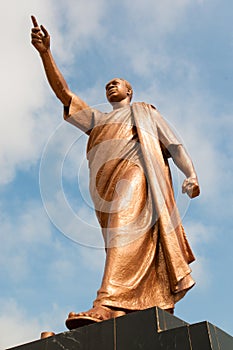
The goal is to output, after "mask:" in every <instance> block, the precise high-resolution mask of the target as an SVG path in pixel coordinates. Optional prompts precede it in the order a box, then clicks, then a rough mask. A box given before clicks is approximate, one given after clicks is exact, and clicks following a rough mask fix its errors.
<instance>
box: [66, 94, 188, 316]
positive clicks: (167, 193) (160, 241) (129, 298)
mask: <svg viewBox="0 0 233 350" xmlns="http://www.w3.org/2000/svg"><path fill="white" fill-rule="evenodd" d="M65 119H66V120H67V121H68V122H70V123H71V124H73V125H75V126H76V127H78V128H80V129H81V130H83V131H84V132H85V133H86V134H87V135H89V140H88V145H87V159H88V162H89V169H90V193H91V196H92V200H93V202H94V206H95V210H96V215H97V218H98V221H99V223H100V226H101V228H102V233H103V238H104V241H105V247H106V248H105V249H106V263H105V270H104V275H103V280H102V284H101V287H100V289H99V291H98V293H97V298H96V300H95V301H94V305H99V304H100V305H106V306H112V307H117V308H121V309H128V310H142V309H146V308H149V307H152V306H159V307H160V308H163V309H169V308H173V307H174V304H175V303H176V302H177V301H178V300H180V299H181V298H182V297H183V296H184V295H185V293H186V292H187V291H188V290H189V289H190V288H191V287H192V286H193V285H194V281H193V280H192V278H191V275H190V273H191V270H190V267H189V264H190V263H191V262H192V261H193V260H194V256H193V253H192V251H191V248H190V246H189V244H188V242H187V239H186V236H185V233H184V230H183V226H182V224H181V220H180V217H179V213H178V210H177V207H176V203H175V199H174V193H173V189H172V182H171V175H170V169H169V164H168V158H169V157H170V156H171V150H175V148H176V147H177V146H178V145H180V141H179V140H178V139H177V137H176V136H175V134H174V133H173V132H172V130H171V129H170V127H169V126H168V124H167V123H166V122H165V120H164V119H163V118H162V117H161V115H160V114H159V113H158V112H157V110H156V109H155V108H154V107H153V106H151V105H148V104H145V103H133V104H132V106H126V107H122V108H119V109H117V110H113V111H112V112H110V113H101V112H99V111H97V110H95V109H87V110H82V111H79V110H78V100H76V96H73V98H72V101H71V104H70V106H69V108H66V109H65Z"/></svg>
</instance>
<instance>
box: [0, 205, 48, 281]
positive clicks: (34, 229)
mask: <svg viewBox="0 0 233 350" xmlns="http://www.w3.org/2000/svg"><path fill="white" fill-rule="evenodd" d="M1 207H2V206H1ZM11 207H12V211H14V215H13V217H14V220H12V219H11V216H10V215H9V214H8V213H4V210H3V208H1V209H2V211H1V216H0V225H1V254H0V266H1V271H0V272H1V274H2V276H7V278H8V280H12V281H13V282H17V281H20V280H25V279H26V278H27V277H28V276H29V274H30V272H31V265H30V264H29V257H30V254H32V252H33V251H34V252H35V251H36V249H37V247H38V245H44V246H46V245H49V244H50V241H51V226H50V222H49V220H48V218H47V216H46V214H45V212H44V210H43V207H42V206H41V205H40V204H38V203H33V202H30V203H27V205H25V204H22V203H21V208H20V212H19V213H17V212H16V210H15V208H14V204H13V203H12V204H11Z"/></svg>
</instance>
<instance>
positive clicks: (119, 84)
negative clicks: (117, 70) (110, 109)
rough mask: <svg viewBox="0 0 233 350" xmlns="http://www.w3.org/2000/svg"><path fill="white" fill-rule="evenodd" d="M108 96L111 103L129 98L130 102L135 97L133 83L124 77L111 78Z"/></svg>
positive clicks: (107, 89) (107, 91)
mask: <svg viewBox="0 0 233 350" xmlns="http://www.w3.org/2000/svg"><path fill="white" fill-rule="evenodd" d="M105 89H106V96H107V99H108V101H109V102H110V103H114V102H120V101H122V100H124V99H128V100H129V103H130V101H131V100H132V97H133V89H132V86H131V84H130V83H129V82H128V81H127V80H125V79H122V78H114V79H112V80H110V81H109V82H108V83H107V84H106V86H105Z"/></svg>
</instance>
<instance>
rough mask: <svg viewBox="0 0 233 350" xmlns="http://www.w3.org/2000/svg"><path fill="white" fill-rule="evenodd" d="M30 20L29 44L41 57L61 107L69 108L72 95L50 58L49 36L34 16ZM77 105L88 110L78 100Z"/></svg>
mask: <svg viewBox="0 0 233 350" xmlns="http://www.w3.org/2000/svg"><path fill="white" fill-rule="evenodd" d="M31 19H32V23H33V28H32V31H31V39H32V40H31V42H32V45H33V46H34V47H35V48H36V50H37V51H38V52H39V54H40V56H41V59H42V62H43V65H44V69H45V73H46V76H47V79H48V82H49V84H50V86H51V88H52V90H53V91H54V93H55V94H56V96H57V97H58V98H59V100H60V101H61V102H62V103H63V105H64V106H69V105H70V102H71V99H72V96H73V93H72V92H71V91H70V89H69V87H68V85H67V83H66V81H65V79H64V77H63V75H62V74H61V72H60V70H59V69H58V67H57V65H56V63H55V61H54V58H53V56H52V53H51V50H50V35H49V33H48V31H47V30H46V29H45V27H44V26H43V25H41V26H39V25H38V22H37V20H36V18H35V17H34V16H31ZM76 100H77V97H76ZM78 103H79V109H80V110H81V109H86V108H88V105H87V104H86V103H85V102H84V101H82V100H81V99H79V98H78Z"/></svg>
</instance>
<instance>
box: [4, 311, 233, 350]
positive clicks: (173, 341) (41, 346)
mask: <svg viewBox="0 0 233 350" xmlns="http://www.w3.org/2000/svg"><path fill="white" fill-rule="evenodd" d="M13 349H14V350H58V349H61V350H62V349H65V350H140V349H143V350H152V349H153V350H173V349H174V350H175V349H177V350H233V337H231V336H230V335H228V334H227V333H225V332H223V331H222V330H221V329H219V328H217V327H215V326H214V325H212V324H211V323H209V322H207V321H204V322H200V323H195V324H192V325H189V324H187V323H186V322H184V321H182V320H180V319H179V318H177V317H175V316H172V315H170V314H169V313H167V312H166V311H163V310H161V309H159V308H157V307H153V308H151V309H147V310H143V311H137V312H133V313H131V314H128V315H126V316H122V317H118V318H115V319H111V320H108V321H104V322H100V323H96V324H92V325H90V326H85V327H82V328H78V329H75V330H72V331H68V332H64V333H60V334H57V335H55V336H53V337H49V338H45V339H41V340H37V341H34V342H31V343H28V344H24V345H21V346H17V347H14V348H11V350H13Z"/></svg>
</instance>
